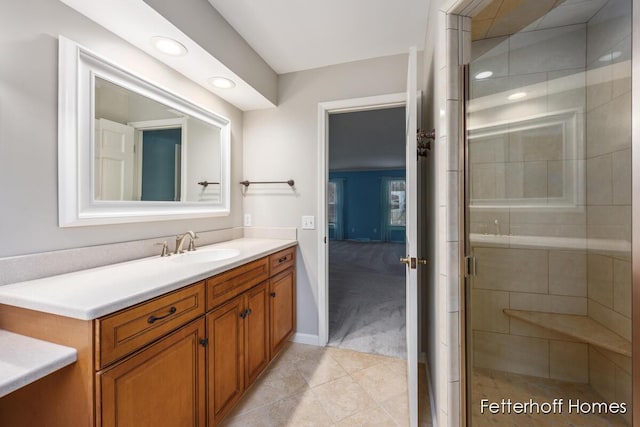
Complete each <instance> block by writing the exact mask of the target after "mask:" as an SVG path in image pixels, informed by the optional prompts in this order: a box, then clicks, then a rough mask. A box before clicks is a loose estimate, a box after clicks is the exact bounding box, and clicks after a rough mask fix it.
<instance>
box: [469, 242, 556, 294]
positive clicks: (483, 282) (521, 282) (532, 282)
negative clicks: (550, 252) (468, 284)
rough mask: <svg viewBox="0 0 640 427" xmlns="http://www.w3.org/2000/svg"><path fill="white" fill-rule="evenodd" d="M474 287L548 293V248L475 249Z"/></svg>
mask: <svg viewBox="0 0 640 427" xmlns="http://www.w3.org/2000/svg"><path fill="white" fill-rule="evenodd" d="M474 253H475V256H476V262H477V270H478V272H477V276H476V277H475V280H474V286H475V288H476V289H493V290H502V291H517V292H532V293H547V292H548V290H549V284H548V268H549V262H548V259H547V251H544V250H534V249H506V248H476V249H475V251H474Z"/></svg>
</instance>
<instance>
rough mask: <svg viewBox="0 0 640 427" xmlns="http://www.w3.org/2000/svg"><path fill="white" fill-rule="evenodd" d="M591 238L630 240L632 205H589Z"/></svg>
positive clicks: (589, 232)
mask: <svg viewBox="0 0 640 427" xmlns="http://www.w3.org/2000/svg"><path fill="white" fill-rule="evenodd" d="M587 233H588V235H589V239H613V240H625V241H629V239H630V238H631V206H588V207H587Z"/></svg>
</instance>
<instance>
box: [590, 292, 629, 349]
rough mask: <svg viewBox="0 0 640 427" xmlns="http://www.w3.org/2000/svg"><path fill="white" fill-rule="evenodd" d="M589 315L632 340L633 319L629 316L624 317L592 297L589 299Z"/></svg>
mask: <svg viewBox="0 0 640 427" xmlns="http://www.w3.org/2000/svg"><path fill="white" fill-rule="evenodd" d="M589 317H591V318H592V319H593V320H595V321H596V322H598V323H600V324H602V325H603V326H605V327H606V328H609V329H611V330H612V331H613V332H615V333H616V334H618V335H620V336H621V337H623V338H625V339H627V340H629V341H631V319H629V318H628V317H624V316H623V315H622V314H620V313H616V312H615V311H613V310H612V309H610V308H607V307H605V306H604V305H602V304H599V303H597V302H596V301H594V300H591V299H590V300H589Z"/></svg>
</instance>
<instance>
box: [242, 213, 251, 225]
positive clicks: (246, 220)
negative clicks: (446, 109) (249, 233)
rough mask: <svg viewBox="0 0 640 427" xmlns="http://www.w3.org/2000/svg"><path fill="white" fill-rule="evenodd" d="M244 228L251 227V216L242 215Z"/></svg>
mask: <svg viewBox="0 0 640 427" xmlns="http://www.w3.org/2000/svg"><path fill="white" fill-rule="evenodd" d="M244 226H245V227H251V214H244Z"/></svg>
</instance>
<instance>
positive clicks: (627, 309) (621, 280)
mask: <svg viewBox="0 0 640 427" xmlns="http://www.w3.org/2000/svg"><path fill="white" fill-rule="evenodd" d="M613 309H614V310H615V311H617V312H618V313H620V314H622V315H623V316H625V317H629V318H631V262H629V261H622V260H619V259H614V260H613Z"/></svg>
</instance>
